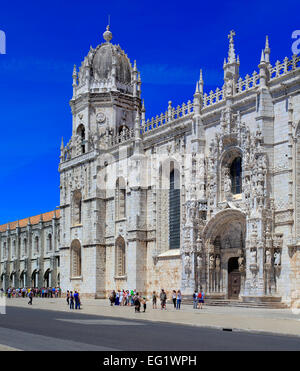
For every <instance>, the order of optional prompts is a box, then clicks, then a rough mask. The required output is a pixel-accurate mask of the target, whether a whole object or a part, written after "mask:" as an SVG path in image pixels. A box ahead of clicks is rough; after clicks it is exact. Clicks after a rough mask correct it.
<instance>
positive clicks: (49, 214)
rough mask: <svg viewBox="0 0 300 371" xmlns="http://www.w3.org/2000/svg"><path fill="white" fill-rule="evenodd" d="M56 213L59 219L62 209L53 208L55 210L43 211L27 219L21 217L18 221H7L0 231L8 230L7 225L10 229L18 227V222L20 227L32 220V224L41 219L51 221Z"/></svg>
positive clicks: (0, 226) (0, 227)
mask: <svg viewBox="0 0 300 371" xmlns="http://www.w3.org/2000/svg"><path fill="white" fill-rule="evenodd" d="M54 215H55V218H57V219H59V218H60V210H59V209H57V210H53V211H49V212H47V213H43V214H40V215H35V216H30V217H29V218H25V219H21V220H18V221H16V222H11V223H6V224H2V225H0V232H5V231H6V230H7V227H8V226H9V229H11V230H12V229H16V227H17V225H18V223H19V227H21V228H22V227H26V226H27V225H28V223H29V221H30V223H31V224H33V225H34V224H38V223H39V222H40V220H42V221H43V222H49V221H50V220H52V218H53V217H54Z"/></svg>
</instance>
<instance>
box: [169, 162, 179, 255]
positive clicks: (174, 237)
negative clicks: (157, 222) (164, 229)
mask: <svg viewBox="0 0 300 371" xmlns="http://www.w3.org/2000/svg"><path fill="white" fill-rule="evenodd" d="M169 246H170V249H179V248H180V178H179V171H178V169H176V168H175V167H174V162H173V161H172V162H171V163H170V188H169Z"/></svg>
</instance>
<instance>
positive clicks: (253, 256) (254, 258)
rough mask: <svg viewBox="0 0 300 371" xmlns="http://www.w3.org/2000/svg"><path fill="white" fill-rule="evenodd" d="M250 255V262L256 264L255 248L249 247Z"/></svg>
mask: <svg viewBox="0 0 300 371" xmlns="http://www.w3.org/2000/svg"><path fill="white" fill-rule="evenodd" d="M250 256H251V264H256V249H255V248H254V249H251V252H250Z"/></svg>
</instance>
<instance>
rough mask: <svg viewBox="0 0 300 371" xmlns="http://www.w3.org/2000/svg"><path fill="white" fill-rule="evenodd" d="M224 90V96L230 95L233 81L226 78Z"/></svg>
mask: <svg viewBox="0 0 300 371" xmlns="http://www.w3.org/2000/svg"><path fill="white" fill-rule="evenodd" d="M225 91H226V96H227V97H230V96H231V95H232V92H233V81H232V80H231V79H227V80H226V82H225Z"/></svg>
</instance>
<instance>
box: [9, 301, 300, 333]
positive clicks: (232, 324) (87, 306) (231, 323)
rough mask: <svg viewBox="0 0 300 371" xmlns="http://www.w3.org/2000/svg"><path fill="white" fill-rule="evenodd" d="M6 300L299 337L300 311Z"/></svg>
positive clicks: (11, 303)
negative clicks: (76, 305) (71, 305)
mask: <svg viewBox="0 0 300 371" xmlns="http://www.w3.org/2000/svg"><path fill="white" fill-rule="evenodd" d="M6 303H7V306H8V307H9V306H17V307H24V308H32V310H34V309H46V310H53V311H57V312H58V313H59V312H60V311H62V312H72V313H80V314H89V315H99V316H109V317H116V318H123V319H133V320H134V319H139V320H146V321H154V322H165V323H177V324H182V325H191V326H200V327H212V328H219V329H223V328H226V329H232V330H244V331H254V332H269V333H276V334H284V335H294V336H300V314H297V315H296V314H293V312H292V311H291V310H290V309H260V308H259V309H258V308H235V307H213V306H204V307H203V309H202V310H201V309H193V307H192V305H182V307H181V309H180V310H175V309H174V308H173V305H171V304H168V305H167V310H163V311H162V310H161V309H160V308H159V305H158V309H152V304H151V302H148V303H147V311H146V313H143V312H142V309H141V313H135V312H134V307H118V306H113V307H111V306H110V304H109V301H108V299H106V300H100V299H98V300H93V299H84V300H82V304H83V305H82V309H81V310H80V311H76V310H70V309H69V307H68V306H67V303H66V299H63V298H61V299H51V298H46V299H42V298H33V305H32V307H31V306H29V305H28V304H27V303H28V299H27V298H25V299H23V298H16V299H15V298H14V299H7V301H6ZM7 311H9V309H7ZM58 317H59V314H58Z"/></svg>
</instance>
